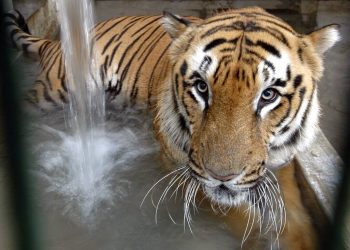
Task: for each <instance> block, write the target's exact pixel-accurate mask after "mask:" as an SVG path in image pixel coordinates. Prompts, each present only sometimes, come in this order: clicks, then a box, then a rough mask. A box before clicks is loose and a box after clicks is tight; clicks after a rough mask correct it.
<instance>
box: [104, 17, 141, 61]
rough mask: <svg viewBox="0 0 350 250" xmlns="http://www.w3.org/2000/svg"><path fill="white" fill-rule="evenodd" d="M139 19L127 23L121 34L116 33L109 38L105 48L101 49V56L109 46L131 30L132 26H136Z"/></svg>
mask: <svg viewBox="0 0 350 250" xmlns="http://www.w3.org/2000/svg"><path fill="white" fill-rule="evenodd" d="M140 19H141V17H140V18H137V19H135V20H133V21H131V22H129V23H128V24H127V25H126V26H125V27H123V30H122V32H120V33H117V34H115V35H113V36H112V37H111V38H109V40H108V41H107V43H106V44H105V46H104V47H103V50H102V55H103V54H104V53H105V52H106V51H107V49H108V48H109V46H110V45H111V44H112V43H113V42H114V41H118V40H120V39H121V38H122V37H123V36H124V34H125V33H126V32H127V31H128V30H129V29H131V28H132V27H134V25H136V24H137V21H139V20H140Z"/></svg>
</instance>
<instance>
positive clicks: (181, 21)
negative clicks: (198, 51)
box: [163, 11, 191, 39]
mask: <svg viewBox="0 0 350 250" xmlns="http://www.w3.org/2000/svg"><path fill="white" fill-rule="evenodd" d="M190 24H191V22H190V21H189V20H187V19H185V18H183V17H181V16H178V15H174V14H172V13H170V12H167V11H163V27H164V29H165V31H166V32H167V33H168V34H169V35H170V36H171V38H172V39H176V38H178V37H179V36H180V35H181V34H182V33H183V32H184V31H185V30H186V28H187V27H188V26H189V25H190Z"/></svg>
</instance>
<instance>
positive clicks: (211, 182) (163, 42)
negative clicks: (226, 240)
mask: <svg viewBox="0 0 350 250" xmlns="http://www.w3.org/2000/svg"><path fill="white" fill-rule="evenodd" d="M7 25H8V31H9V37H10V39H11V41H12V43H13V44H15V46H16V47H17V48H19V49H22V50H24V51H25V52H30V53H36V54H37V55H38V56H39V58H40V65H41V72H40V73H39V75H38V78H37V80H36V82H35V84H34V87H33V89H32V90H31V91H29V94H28V100H29V102H31V103H32V104H34V105H36V106H37V107H39V108H41V109H43V110H50V109H53V108H55V107H57V106H60V105H62V104H63V103H65V102H67V86H66V82H65V70H64V64H63V58H62V54H61V50H60V43H59V42H58V41H49V40H45V39H40V38H36V37H33V36H31V35H30V34H29V32H28V30H27V28H25V26H23V25H24V21H23V18H22V17H21V16H20V14H19V13H18V12H11V13H9V14H8V15H7ZM337 28H338V27H337V26H335V25H331V26H326V27H324V28H322V29H320V30H317V31H315V32H313V33H310V34H308V35H302V34H298V33H297V32H295V31H294V30H293V28H292V27H290V26H289V25H288V24H287V23H285V22H283V21H282V20H281V19H279V18H277V17H275V16H273V15H271V14H269V13H267V12H265V11H264V10H262V9H260V8H244V9H236V10H230V11H227V12H223V13H218V14H217V15H215V16H213V17H211V18H208V19H206V20H201V19H198V18H193V17H190V18H183V17H180V16H177V15H173V14H170V13H164V16H128V17H120V18H116V19H110V20H108V21H105V22H101V23H99V24H97V25H96V26H95V27H94V39H95V41H94V45H93V50H94V52H95V54H97V55H98V62H97V65H98V68H97V69H96V70H95V71H94V72H93V73H92V74H93V78H94V79H95V81H96V82H97V83H99V84H102V86H104V87H105V90H106V92H107V93H109V94H110V98H111V99H115V100H119V101H121V102H123V103H124V104H127V105H136V104H140V105H147V106H148V107H149V108H150V109H151V111H152V113H153V115H154V130H155V134H156V136H157V139H158V140H159V142H160V144H161V148H162V152H163V153H164V154H165V155H166V156H167V158H168V159H170V160H172V161H173V162H175V164H176V165H177V166H181V165H183V166H186V167H187V170H188V171H189V172H190V173H191V180H193V181H194V182H195V183H196V184H193V185H189V186H190V191H189V192H190V193H192V192H194V189H195V188H194V187H196V190H198V189H199V187H201V189H202V190H203V192H204V194H205V195H206V196H207V197H208V198H209V200H211V202H212V203H214V204H219V205H220V206H221V205H222V206H232V205H234V206H239V205H241V204H242V203H254V202H252V200H251V197H252V196H251V195H253V196H254V195H257V194H259V195H261V193H260V192H259V191H257V190H260V189H259V188H260V186H261V185H263V184H261V183H265V181H266V180H267V179H268V177H267V174H266V173H267V170H276V169H278V168H280V167H281V166H285V165H288V164H289V163H290V162H291V160H292V159H293V157H294V155H295V154H296V153H297V152H300V151H302V150H304V149H305V148H307V146H308V145H310V143H311V142H312V139H313V137H314V135H315V127H316V126H317V124H318V116H319V105H318V99H317V81H318V80H319V79H320V78H321V76H322V72H323V64H322V57H323V53H324V52H325V51H326V50H328V49H329V48H330V47H332V46H333V45H334V43H335V42H336V41H337V40H339V33H338V30H337ZM283 178H286V177H283ZM288 178H290V180H292V179H293V178H294V177H293V176H289V177H288ZM293 180H294V179H293ZM191 183H192V182H191ZM197 184H198V186H197ZM282 186H283V185H282ZM290 189H291V190H292V188H290ZM293 190H294V189H293ZM283 192H285V196H287V197H291V196H293V195H295V196H293V197H294V198H291V200H293V199H294V200H295V202H299V203H300V204H301V200H300V197H299V196H300V194H297V193H296V192H297V191H293V193H288V190H283ZM291 192H292V191H291ZM292 194H293V195H292ZM186 197H187V196H186ZM190 197H191V196H190ZM254 197H255V196H254ZM298 197H299V198H298ZM275 198H276V197H275ZM287 203H288V202H287ZM299 203H298V204H299ZM253 205H254V204H253ZM185 208H186V206H185ZM292 212H300V213H304V212H305V211H304V210H302V209H299V210H295V211H294V210H293V211H290V210H288V207H287V215H288V214H289V213H292ZM290 223H291V224H293V222H290ZM306 224H307V223H306ZM307 225H309V224H307ZM310 228H311V227H310V226H309V227H307V226H305V228H304V229H305V230H309V231H311V229H310ZM300 232H302V231H300V230H299V231H298V230H297V229H296V230H295V231H293V230H289V231H288V237H285V238H286V239H292V238H293V237H291V235H292V234H293V233H295V235H298V237H299V236H300V237H301V238H303V239H304V238H305V237H306V236H305V235H307V234H305V235H302V234H300ZM310 234H312V232H310ZM305 242H306V243H305V244H304V243H302V245H303V247H305V246H311V245H313V244H314V243H312V237H310V239H305ZM310 242H311V243H310ZM284 246H285V247H286V248H288V247H287V246H288V243H285V245H284ZM311 248H312V247H311ZM308 249H309V248H308Z"/></svg>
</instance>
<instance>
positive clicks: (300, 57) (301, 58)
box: [297, 47, 304, 63]
mask: <svg viewBox="0 0 350 250" xmlns="http://www.w3.org/2000/svg"><path fill="white" fill-rule="evenodd" d="M297 53H298V57H299V59H300V61H301V63H304V60H303V50H302V49H301V48H300V47H299V48H298V51H297Z"/></svg>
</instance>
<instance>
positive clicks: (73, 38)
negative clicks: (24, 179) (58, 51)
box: [41, 0, 115, 217]
mask: <svg viewBox="0 0 350 250" xmlns="http://www.w3.org/2000/svg"><path fill="white" fill-rule="evenodd" d="M57 7H58V16H59V20H60V25H61V43H62V46H61V48H62V51H63V54H64V59H65V68H66V77H67V87H68V97H69V98H68V99H69V107H67V110H66V116H65V117H66V119H65V121H66V124H67V127H68V128H69V130H68V134H67V133H66V132H63V131H58V130H55V129H53V128H49V127H46V128H44V129H46V131H48V132H51V133H53V134H54V135H55V136H56V137H57V138H56V140H54V141H58V142H59V145H55V147H50V145H45V148H47V149H48V150H50V149H51V150H52V149H53V148H56V146H58V148H62V149H63V150H61V151H59V152H57V151H52V152H51V151H48V152H46V153H45V154H44V155H43V157H42V158H43V159H42V160H41V161H42V162H43V163H42V165H43V166H45V168H47V169H48V170H50V171H51V170H52V169H54V168H55V169H56V168H57V169H62V168H63V169H64V170H65V172H64V173H65V175H66V176H65V177H64V178H63V180H60V181H59V180H57V181H59V183H60V184H59V185H60V186H61V188H58V187H55V189H56V191H58V192H60V193H62V194H63V195H65V196H67V198H69V199H70V200H72V202H73V200H74V201H76V202H77V204H79V205H80V207H81V213H82V216H84V217H89V216H90V213H91V212H92V211H93V209H94V206H95V204H98V203H100V202H103V201H105V200H109V199H110V191H109V189H108V185H107V184H106V181H102V179H103V178H105V176H107V175H108V174H109V173H108V172H109V171H110V170H111V169H112V164H111V163H110V162H111V161H110V158H111V157H112V155H113V154H115V152H114V150H113V144H114V143H115V141H114V139H115V138H114V137H113V136H109V135H107V134H106V131H105V128H104V126H105V123H104V121H105V101H104V99H105V98H104V90H103V86H98V85H97V84H96V83H95V82H94V80H93V77H92V75H93V74H94V73H92V74H91V72H92V71H93V69H94V63H95V61H96V59H95V56H94V54H93V53H91V43H92V40H91V39H92V36H93V34H92V32H91V27H93V24H94V14H93V8H92V3H91V1H90V0H81V1H66V0H60V1H57ZM102 194H103V195H102Z"/></svg>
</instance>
